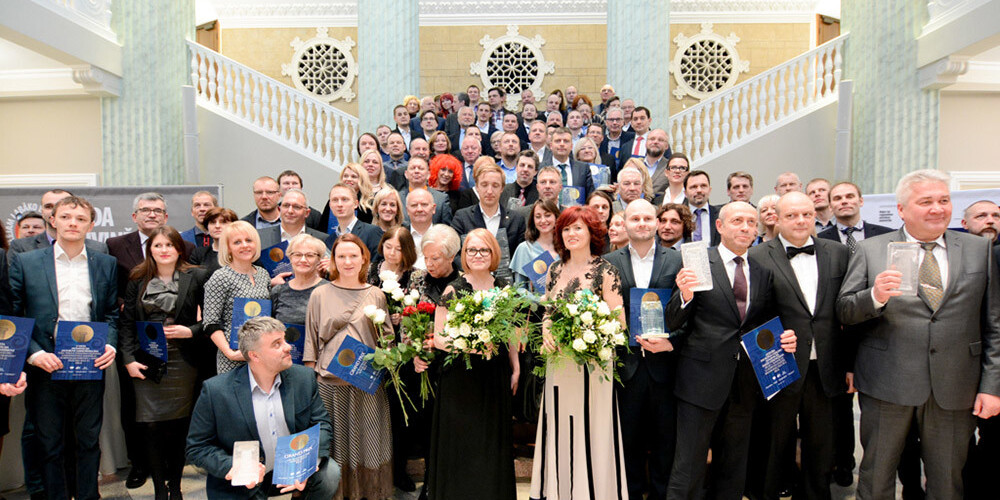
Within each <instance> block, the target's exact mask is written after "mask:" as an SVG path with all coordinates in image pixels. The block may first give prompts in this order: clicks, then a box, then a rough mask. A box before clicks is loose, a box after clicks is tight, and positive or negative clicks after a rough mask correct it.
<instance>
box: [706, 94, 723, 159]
mask: <svg viewBox="0 0 1000 500" xmlns="http://www.w3.org/2000/svg"><path fill="white" fill-rule="evenodd" d="M721 105H722V101H721V100H720V99H715V101H714V102H712V104H711V106H712V135H711V136H709V137H710V138H711V142H710V144H711V148H712V151H711V152H715V151H718V150H719V133H720V132H719V125H720V124H719V106H721Z"/></svg>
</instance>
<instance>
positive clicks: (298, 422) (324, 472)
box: [187, 317, 340, 500]
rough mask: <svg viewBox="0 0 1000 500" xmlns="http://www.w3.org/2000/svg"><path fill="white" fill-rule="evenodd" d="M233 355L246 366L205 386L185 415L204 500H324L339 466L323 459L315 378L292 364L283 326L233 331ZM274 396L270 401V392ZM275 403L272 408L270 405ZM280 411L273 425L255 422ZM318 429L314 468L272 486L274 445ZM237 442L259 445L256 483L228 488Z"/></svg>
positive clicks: (260, 324) (322, 419)
mask: <svg viewBox="0 0 1000 500" xmlns="http://www.w3.org/2000/svg"><path fill="white" fill-rule="evenodd" d="M239 336H240V352H241V353H243V357H245V358H246V360H247V364H245V365H243V366H241V367H239V368H237V369H235V370H232V371H230V372H228V373H224V374H222V375H218V376H216V377H213V378H211V379H209V380H207V381H206V382H205V385H204V387H202V389H201V395H200V396H199V397H198V401H197V403H196V404H195V407H194V412H193V413H192V414H191V427H190V430H189V431H188V437H187V459H188V461H189V462H190V463H192V464H194V465H196V466H198V467H201V468H203V469H205V471H206V472H207V473H208V477H207V478H206V479H205V490H206V493H207V494H208V498H233V499H235V498H267V497H269V496H277V495H283V494H286V493H289V492H293V491H294V492H295V494H296V495H301V496H300V498H305V499H322V500H329V499H330V498H333V496H334V493H335V492H336V491H337V486H338V485H339V483H340V467H338V466H337V463H336V462H335V461H333V460H332V459H331V458H330V440H331V439H333V431H332V428H331V426H330V417H329V415H328V414H327V411H326V407H324V406H323V400H321V399H320V397H319V387H318V386H317V384H316V374H315V373H314V372H313V370H312V368H311V367H305V366H297V365H293V364H292V356H291V351H292V348H291V346H290V345H288V343H287V342H285V325H284V324H283V323H281V322H280V321H278V320H276V319H273V318H268V317H258V318H253V319H251V320H250V321H247V322H246V323H245V324H244V325H243V326H242V327H240V332H239ZM275 391H277V392H278V397H277V398H274V397H273V395H274V392H275ZM276 400H277V401H276ZM276 409H280V410H281V412H282V414H281V415H280V416H279V418H278V419H274V420H270V421H269V420H258V419H257V417H256V415H268V412H273V411H274V410H276ZM317 424H318V425H319V426H320V428H319V436H320V438H319V457H320V460H319V468H318V470H317V471H316V472H315V473H313V475H312V476H309V478H308V479H306V480H305V481H303V482H301V483H297V484H292V485H272V484H271V475H272V472H273V469H274V461H275V445H276V444H277V438H279V437H284V436H288V435H291V434H294V433H296V432H302V431H304V430H306V429H309V428H310V427H312V426H314V425H317ZM237 441H257V442H259V443H260V449H259V453H260V457H261V458H262V459H263V462H260V463H258V464H257V470H256V471H255V472H256V474H255V475H256V477H257V479H256V480H255V481H254V482H253V483H252V484H248V485H246V486H232V485H231V480H232V478H233V476H234V475H235V474H234V473H235V472H236V471H234V470H233V469H234V463H233V447H234V444H235V443H236V442H237Z"/></svg>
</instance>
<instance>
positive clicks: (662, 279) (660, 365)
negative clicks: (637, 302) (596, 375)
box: [604, 245, 683, 384]
mask: <svg viewBox="0 0 1000 500" xmlns="http://www.w3.org/2000/svg"><path fill="white" fill-rule="evenodd" d="M653 251H654V252H656V255H655V256H654V257H653V273H652V275H651V277H650V279H649V288H674V278H675V277H676V276H677V271H680V269H681V267H682V266H683V262H681V255H680V252H677V251H674V250H671V249H669V248H666V247H662V246H660V245H656V247H655V248H654V249H653ZM604 260H606V261H608V262H610V263H611V265H612V266H615V267H616V268H618V274H619V275H621V279H622V307H623V308H624V309H625V317H626V318H628V317H629V299H630V297H629V295H630V290H632V289H633V288H635V287H636V284H635V274H633V272H632V258H631V256H630V255H629V249H628V246H626V247H625V248H619V249H618V250H615V251H614V252H611V253H609V254H606V255H604ZM637 334H638V332H629V336H634V335H637ZM618 354H619V356H621V359H622V361H623V363H624V365H623V366H621V367H620V368H619V369H618V375H619V376H620V377H621V379H622V381H624V382H628V381H629V380H631V379H632V376H634V375H635V372H636V370H638V369H639V367H640V366H644V367H645V368H646V369H647V370H649V374H650V376H651V377H652V378H653V380H655V381H656V382H659V383H661V384H665V383H669V382H672V381H673V377H672V375H673V371H674V367H675V365H676V355H675V354H674V353H673V352H657V353H653V352H647V353H646V355H645V356H643V354H642V352H641V348H632V349H631V351H626V350H625V349H620V350H619V352H618Z"/></svg>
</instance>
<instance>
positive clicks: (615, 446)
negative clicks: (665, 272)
mask: <svg viewBox="0 0 1000 500" xmlns="http://www.w3.org/2000/svg"><path fill="white" fill-rule="evenodd" d="M606 232H607V229H606V228H605V226H604V224H603V223H602V221H601V220H600V217H599V216H598V214H597V212H596V211H595V210H594V209H593V208H590V207H571V208H568V209H566V210H565V211H563V213H562V214H561V215H560V216H559V219H558V220H556V231H555V240H554V244H555V249H556V251H557V252H558V253H559V256H560V258H561V260H560V261H559V262H556V263H554V264H552V267H551V268H549V278H548V285H547V286H546V296H547V298H549V299H569V298H571V297H572V296H573V295H574V294H575V293H576V292H577V291H581V290H590V291H591V292H593V293H594V295H595V296H596V298H597V299H600V300H604V301H605V302H606V303H607V305H608V307H609V308H610V309H611V310H612V311H614V310H615V308H616V307H620V306H621V305H622V295H621V294H622V290H621V279H620V278H619V276H618V271H617V270H616V269H615V268H614V266H612V265H611V264H609V263H608V262H607V261H606V260H604V259H602V258H601V256H600V255H601V251H602V250H603V248H604V235H605V233H606ZM618 311H619V318H618V319H619V321H621V322H622V324H624V321H625V320H624V316H623V315H622V314H621V312H620V311H621V310H620V309H619V310H618ZM549 314H550V313H548V312H547V313H546V320H545V321H544V322H543V324H542V334H543V338H544V346H543V351H547V352H549V353H558V352H559V351H563V350H567V349H573V347H571V346H570V345H557V344H556V343H555V342H554V339H553V336H552V334H551V331H550V330H551V328H552V324H551V320H550V319H548V315H549ZM613 373H614V361H613V359H612V360H610V361H609V362H608V365H607V366H606V367H600V366H596V365H594V364H591V365H590V366H582V365H579V364H576V363H575V362H573V361H572V360H569V359H557V360H556V361H550V362H549V364H548V366H547V369H546V375H545V395H544V398H543V401H542V413H541V416H540V417H539V422H538V435H537V437H536V438H535V443H536V447H535V457H534V465H533V469H532V474H531V490H530V496H531V498H548V499H549V500H559V499H569V498H612V499H614V498H618V499H627V498H628V489H627V487H626V482H625V461H624V457H623V455H622V453H621V449H622V444H621V435H620V433H619V430H618V429H619V427H618V412H617V409H616V404H615V399H614V398H615V396H614V378H613Z"/></svg>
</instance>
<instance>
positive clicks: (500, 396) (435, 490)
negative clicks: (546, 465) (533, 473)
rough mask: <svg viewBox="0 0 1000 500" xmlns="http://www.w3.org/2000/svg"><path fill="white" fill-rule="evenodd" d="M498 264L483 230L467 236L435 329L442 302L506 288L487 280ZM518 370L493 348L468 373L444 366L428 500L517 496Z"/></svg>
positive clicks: (513, 357)
mask: <svg viewBox="0 0 1000 500" xmlns="http://www.w3.org/2000/svg"><path fill="white" fill-rule="evenodd" d="M499 264H500V244H499V243H497V240H496V238H495V237H493V235H492V234H490V232H489V231H488V230H486V229H473V230H472V231H470V232H469V234H468V235H467V236H466V237H465V246H464V248H463V249H462V267H463V268H464V269H465V270H466V272H465V274H464V275H463V276H462V277H460V278H458V279H456V280H455V281H453V282H452V283H451V284H450V285H448V287H447V288H445V291H444V294H443V295H442V296H441V300H440V302H438V307H437V312H436V313H435V317H434V330H435V331H437V332H440V331H442V330H443V329H444V326H445V321H446V319H447V315H448V308H447V303H448V302H449V301H450V300H451V299H452V298H454V297H455V296H462V295H465V294H468V293H472V292H473V291H476V290H489V289H491V288H493V287H504V286H507V282H506V281H504V280H503V278H494V277H493V275H492V274H491V273H492V272H494V271H496V269H497V267H498V266H499ZM434 347H435V348H436V349H438V350H442V351H447V350H448V346H447V345H445V343H444V340H443V337H440V336H435V337H434ZM414 364H416V365H417V371H422V369H426V368H427V364H426V363H424V362H422V361H421V360H419V359H416V360H414ZM519 370H520V368H519V364H518V358H517V349H516V348H515V349H510V348H509V346H498V350H497V352H496V353H495V354H494V355H493V356H492V357H491V358H490V359H486V357H484V356H473V357H472V368H471V369H466V367H465V363H462V362H455V363H452V364H451V365H449V366H444V367H441V369H440V377H439V380H438V394H437V399H436V400H435V402H434V418H433V422H432V424H431V453H430V459H429V460H430V465H429V466H428V467H427V472H428V479H427V494H428V498H433V499H440V500H445V499H457V498H476V499H479V500H490V499H496V500H513V499H514V498H515V496H516V495H517V491H516V488H515V486H514V445H513V426H512V422H511V396H512V395H513V394H512V393H513V392H516V391H517V381H518V378H519V376H520V373H519Z"/></svg>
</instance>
